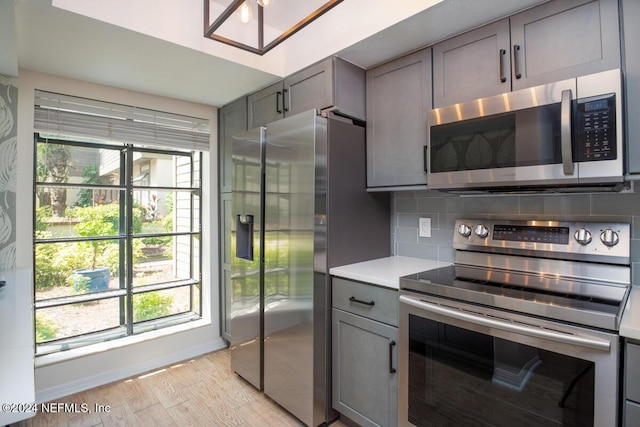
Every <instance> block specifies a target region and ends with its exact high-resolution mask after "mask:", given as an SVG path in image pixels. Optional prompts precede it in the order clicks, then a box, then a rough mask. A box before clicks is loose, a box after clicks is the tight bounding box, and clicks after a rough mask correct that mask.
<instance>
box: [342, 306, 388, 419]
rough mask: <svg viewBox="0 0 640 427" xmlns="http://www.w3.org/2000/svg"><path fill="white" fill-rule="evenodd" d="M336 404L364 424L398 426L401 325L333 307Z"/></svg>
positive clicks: (350, 416)
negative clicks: (398, 364) (376, 320)
mask: <svg viewBox="0 0 640 427" xmlns="http://www.w3.org/2000/svg"><path fill="white" fill-rule="evenodd" d="M332 313H333V319H332V323H333V328H332V329H333V338H332V339H333V349H332V352H333V367H332V369H333V373H332V375H333V407H334V409H336V410H338V411H339V412H341V413H342V414H344V415H345V416H347V417H348V418H350V419H351V420H353V421H355V422H357V423H358V424H359V425H361V426H395V425H397V421H398V420H397V418H398V378H397V377H398V376H397V373H396V369H397V368H398V366H397V362H398V357H397V347H396V345H395V343H397V341H398V329H397V328H395V327H393V326H389V325H385V324H383V323H379V322H375V321H373V320H369V319H366V318H364V317H360V316H356V315H354V314H351V313H347V312H344V311H342V310H337V309H335V308H334V309H333V310H332Z"/></svg>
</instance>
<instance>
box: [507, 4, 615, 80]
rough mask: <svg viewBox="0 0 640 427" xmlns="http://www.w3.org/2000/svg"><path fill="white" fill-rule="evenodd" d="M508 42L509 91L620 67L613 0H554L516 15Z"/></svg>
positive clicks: (512, 18) (512, 20) (512, 19)
mask: <svg viewBox="0 0 640 427" xmlns="http://www.w3.org/2000/svg"><path fill="white" fill-rule="evenodd" d="M511 44H512V45H513V46H514V47H515V48H513V47H512V55H515V56H514V57H513V59H512V64H513V80H512V82H513V90H517V89H522V88H526V87H531V86H538V85H541V84H545V83H551V82H555V81H560V80H564V79H569V78H572V77H576V76H583V75H586V74H592V73H597V72H600V71H605V70H610V69H613V68H620V36H619V31H618V2H617V0H599V1H598V0H597V1H585V0H579V1H578V0H572V1H568V0H561V1H558V0H556V1H553V2H550V3H547V4H544V5H542V6H538V7H535V8H533V9H530V10H528V11H525V12H522V13H519V14H517V15H515V16H513V17H511ZM517 47H520V50H519V51H518V50H517ZM516 71H517V72H518V73H519V74H520V77H518V73H516Z"/></svg>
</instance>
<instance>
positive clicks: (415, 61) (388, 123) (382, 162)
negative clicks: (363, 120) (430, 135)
mask: <svg viewBox="0 0 640 427" xmlns="http://www.w3.org/2000/svg"><path fill="white" fill-rule="evenodd" d="M366 83H367V186H368V187H393V186H408V185H425V184H426V183H427V172H426V170H425V169H426V164H425V162H426V160H425V150H426V145H425V144H426V143H427V113H428V111H429V109H430V108H431V50H430V49H424V50H421V51H419V52H416V53H413V54H411V55H408V56H405V57H402V58H400V59H397V60H395V61H392V62H390V63H387V64H384V65H381V66H379V67H376V68H373V69H371V70H369V71H367V75H366Z"/></svg>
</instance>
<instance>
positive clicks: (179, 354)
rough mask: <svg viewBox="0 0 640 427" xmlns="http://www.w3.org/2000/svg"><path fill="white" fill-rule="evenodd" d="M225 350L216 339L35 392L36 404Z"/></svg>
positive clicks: (219, 340) (223, 344) (221, 341)
mask: <svg viewBox="0 0 640 427" xmlns="http://www.w3.org/2000/svg"><path fill="white" fill-rule="evenodd" d="M224 348H227V344H226V342H225V341H224V340H223V339H222V338H216V339H214V340H212V341H210V342H207V343H205V344H202V345H199V346H195V347H189V348H186V349H181V350H180V351H176V352H172V353H167V354H164V355H162V356H161V357H157V358H155V359H150V360H145V361H144V363H137V364H135V365H129V366H123V367H121V368H118V369H112V370H109V371H105V372H101V373H99V374H97V375H92V376H89V377H85V378H83V379H82V380H77V381H72V382H69V383H66V384H61V385H58V386H55V387H50V388H48V389H43V390H37V391H36V403H43V402H51V401H53V400H55V399H60V398H62V397H65V396H69V395H71V394H75V393H79V392H81V391H85V390H89V389H91V388H95V387H99V386H101V385H104V384H108V383H111V382H113V381H118V380H122V379H125V378H129V377H132V376H134V375H137V374H141V373H143V372H148V371H152V370H154V369H158V368H161V367H163V366H167V365H171V364H174V363H177V362H181V361H183V360H187V359H191V358H193V357H197V356H201V355H203V354H206V353H210V352H212V351H216V350H222V349H224Z"/></svg>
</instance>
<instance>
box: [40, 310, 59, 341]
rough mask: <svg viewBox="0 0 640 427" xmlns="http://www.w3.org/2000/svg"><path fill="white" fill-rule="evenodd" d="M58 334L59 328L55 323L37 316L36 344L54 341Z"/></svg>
mask: <svg viewBox="0 0 640 427" xmlns="http://www.w3.org/2000/svg"><path fill="white" fill-rule="evenodd" d="M57 333H58V328H57V327H56V325H55V324H54V323H53V322H51V321H50V320H48V319H46V318H44V319H43V318H42V317H40V316H38V315H37V314H36V342H43V341H47V340H50V339H53V338H55V337H56V334H57Z"/></svg>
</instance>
